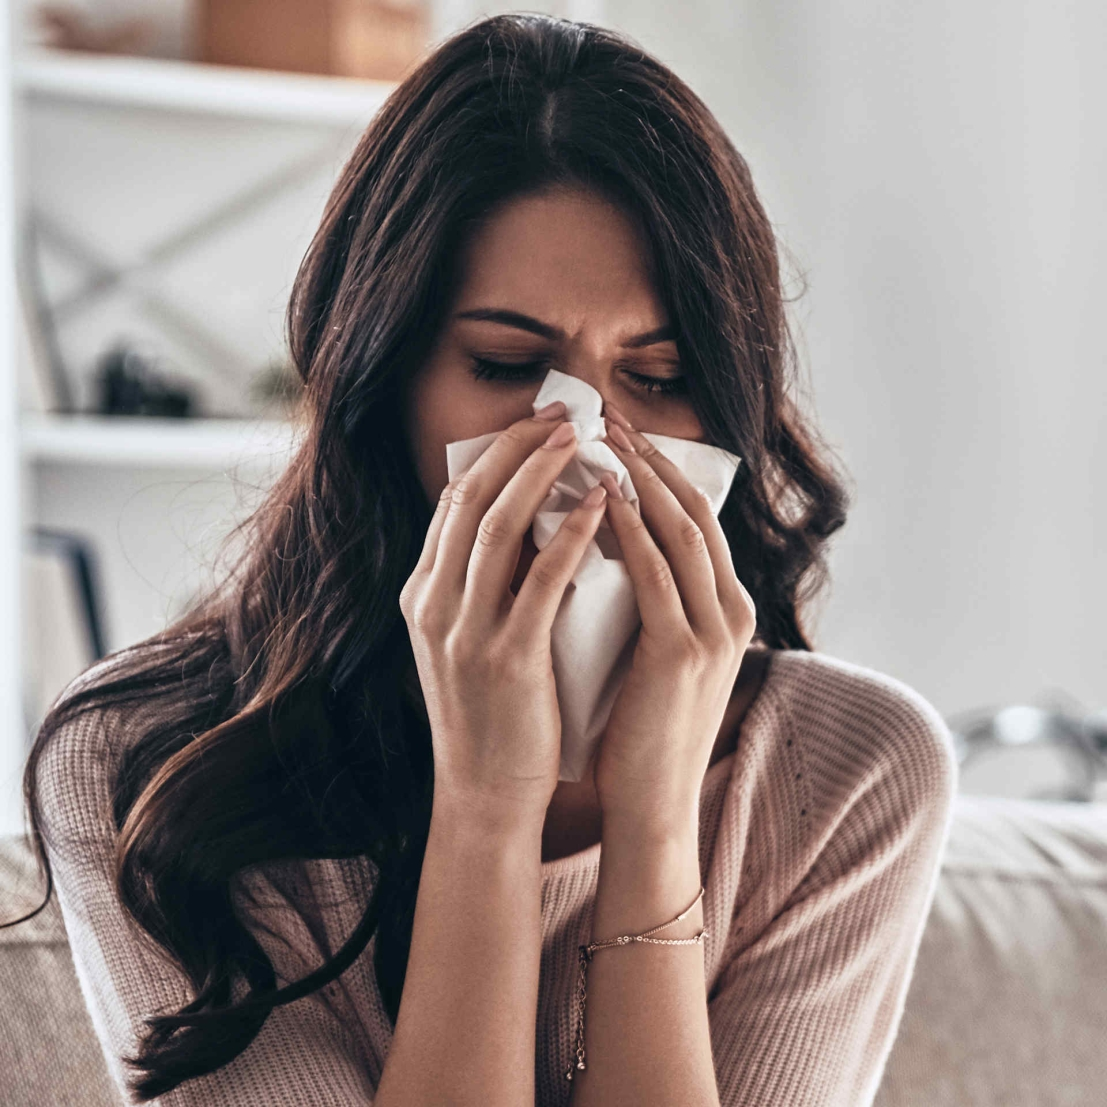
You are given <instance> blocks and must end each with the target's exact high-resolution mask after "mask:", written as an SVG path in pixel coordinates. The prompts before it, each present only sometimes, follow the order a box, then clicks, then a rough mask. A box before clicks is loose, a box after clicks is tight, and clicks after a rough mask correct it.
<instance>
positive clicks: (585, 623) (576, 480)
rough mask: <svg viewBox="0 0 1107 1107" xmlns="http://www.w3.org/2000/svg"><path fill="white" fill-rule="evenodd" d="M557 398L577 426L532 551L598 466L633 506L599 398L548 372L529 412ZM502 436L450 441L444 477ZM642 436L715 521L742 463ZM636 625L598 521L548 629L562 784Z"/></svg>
mask: <svg viewBox="0 0 1107 1107" xmlns="http://www.w3.org/2000/svg"><path fill="white" fill-rule="evenodd" d="M555 400H564V402H565V406H566V409H567V410H566V418H567V419H568V420H569V421H570V422H571V423H572V424H573V426H574V427H575V428H576V433H577V449H576V453H575V455H574V456H573V457H572V458H571V459H570V460H569V462H568V464H567V465H566V466H565V468H564V469H563V470H562V471H561V474H560V476H559V477H558V478H557V480H556V481H554V484H553V487H552V488H551V489H550V491H549V493H548V495H547V496H546V499H545V500H544V501H543V502H542V505H541V506H540V507H539V509H538V512H537V514H536V515H535V517H534V522H533V526H532V533H533V535H534V544H535V546H536V547H537V548H538V549H539V550H542V549H544V548H545V546H546V544H547V543H548V542H549V541H550V539H551V538H552V537H553V536H554V534H555V532H556V531H557V529H558V527H559V526H560V525H561V521H562V520H563V519H564V518H565V516H566V515H568V514H569V512H570V511H572V510H573V508H574V507H575V506H576V505H577V503H578V502H579V501H580V500H581V499H583V498H584V496H586V495H587V494H588V492H589V491H590V490H591V489H592V488H594V487H595V486H596V485H597V484H599V482H600V474H601V473H602V472H603V471H604V469H608V470H610V471H611V472H612V473H614V474H615V476H616V479H617V480H618V483H619V487H620V488H621V489H622V492H623V495H624V496H626V498H627V500H629V501H630V502H631V503H632V504H634V505H635V507H637V506H638V493H637V492H636V491H635V490H634V485H633V484H632V482H631V479H630V473H629V472H628V471H627V469H626V466H625V465H623V463H622V462H621V461H620V460H619V458H618V457H617V455H616V454H615V453H614V452H613V451H612V450H611V449H610V447H608V446H607V444H606V443H605V442H603V437H604V435H605V434H606V433H607V430H606V428H605V426H604V421H603V418H602V416H601V411H602V409H603V397H602V396H601V395H600V393H599V392H598V391H597V390H596V389H595V388H593V387H592V386H591V385H590V384H588V383H586V382H585V381H582V380H581V379H580V378H579V377H574V376H571V375H570V374H568V373H562V372H560V371H558V370H557V369H551V370H550V371H549V372H548V373H547V375H546V378H545V380H544V381H543V382H542V387H541V388H540V389H539V391H538V395H537V396H536V397H535V399H534V410H535V411H538V410H539V409H540V408H543V407H545V406H546V405H547V404H551V403H553V402H554V401H555ZM499 433H500V432H499V431H493V432H492V433H490V434H482V435H479V436H478V437H476V438H467V439H464V440H463V441H460V442H450V443H448V444H447V446H446V467H447V471H448V473H449V479H450V480H456V479H457V478H458V477H460V476H461V475H462V474H463V473H464V472H466V470H468V469H469V467H470V466H471V465H472V464H473V463H474V462H475V461H476V460H477V458H478V457H480V455H481V454H482V453H484V451H485V450H486V449H487V448H488V447H489V446H490V445H492V443H493V442H494V441H495V440H496V438H497V436H498V435H499ZM644 436H645V438H647V439H648V440H649V441H650V442H652V443H653V445H654V446H656V447H657V448H658V449H659V450H660V451H661V452H662V453H663V454H664V455H665V456H666V457H667V458H668V459H669V460H670V461H672V462H673V464H675V465H676V466H677V468H678V469H680V471H681V472H682V473H683V474H684V475H685V477H687V478H688V480H689V481H690V482H691V483H692V484H693V485H695V486H696V487H697V488H699V489H701V490H702V491H703V492H705V493H706V494H707V497H708V499H709V500H710V502H711V510H712V512H713V514H715V515H718V514H719V511H720V510H721V509H722V506H723V504H724V503H725V502H726V498H727V494H728V492H729V491H730V486H731V483H732V482H733V480H734V474H735V473H736V472H737V470H738V465H739V463H740V461H741V458H738V457H736V456H735V455H734V454H732V453H728V452H727V451H726V450H724V449H722V448H721V447H719V446H709V445H707V444H705V443H703V442H693V441H691V440H689V439H686V438H673V437H670V436H669V435H666V434H653V433H650V432H645V435H644ZM641 625H642V620H641V617H640V615H639V612H638V604H637V601H636V599H635V593H634V584H633V582H632V581H631V578H630V574H629V573H628V572H627V568H626V565H625V564H624V562H623V560H622V557H621V551H620V549H619V544H618V542H617V541H616V539H615V535H614V532H613V531H612V530H611V528H610V526H609V525H608V523H607V519H606V517H605V518H604V519H602V520H601V521H600V525H599V529H598V530H597V531H596V534H595V536H594V538H593V539H592V540H591V541H590V542H589V544H588V548H587V549H586V550H585V551H584V554H583V556H582V557H581V559H580V562H579V563H578V565H577V569H576V572H575V573H574V574H573V578H572V581H571V582H570V583H569V585H568V586H567V587H566V589H565V594H564V596H563V597H562V600H561V603H560V605H559V607H558V609H557V614H556V616H555V617H554V621H553V627H552V631H551V643H550V645H551V654H552V659H553V671H554V680H555V682H556V684H557V701H558V706H559V708H560V711H561V767H560V773H559V776H558V779H559V780H567V781H577V780H581V779H583V777H584V774H585V772H586V770H588V768H589V765H590V763H591V760H592V757H593V755H594V754H595V752H596V749H597V747H598V745H599V741H600V738H601V737H602V735H603V730H604V727H605V726H606V725H607V720H608V717H609V716H610V714H611V708H612V706H613V705H614V703H615V696H616V694H617V693H618V691H619V687H620V686H621V685H622V683H623V680H624V679H625V677H626V675H627V672H628V671H629V669H630V664H631V660H632V658H633V655H634V647H635V645H636V643H637V641H638V631H639V629H640V628H641Z"/></svg>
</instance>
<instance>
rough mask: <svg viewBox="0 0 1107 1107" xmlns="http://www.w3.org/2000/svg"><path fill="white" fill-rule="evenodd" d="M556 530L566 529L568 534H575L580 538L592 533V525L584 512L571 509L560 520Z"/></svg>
mask: <svg viewBox="0 0 1107 1107" xmlns="http://www.w3.org/2000/svg"><path fill="white" fill-rule="evenodd" d="M558 530H559V531H562V530H563V531H567V532H568V533H569V534H575V535H576V536H577V537H578V538H582V537H584V536H585V535H590V534H591V533H592V526H591V524H590V522H589V520H588V517H587V516H586V515H585V514H584V512H581V511H572V512H570V513H569V514H568V515H566V516H565V518H564V519H563V520H562V521H561V526H560V527H558Z"/></svg>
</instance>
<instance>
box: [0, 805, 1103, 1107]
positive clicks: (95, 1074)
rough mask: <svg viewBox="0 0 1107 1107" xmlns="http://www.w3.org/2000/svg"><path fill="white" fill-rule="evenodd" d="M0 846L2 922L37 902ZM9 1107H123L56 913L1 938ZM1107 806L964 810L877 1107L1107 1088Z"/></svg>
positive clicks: (1047, 1100) (24, 866) (53, 907)
mask: <svg viewBox="0 0 1107 1107" xmlns="http://www.w3.org/2000/svg"><path fill="white" fill-rule="evenodd" d="M41 886H42V885H41V881H40V880H39V879H38V877H37V875H36V873H35V871H34V866H33V862H32V861H31V858H30V855H29V851H28V850H27V847H26V844H25V843H24V842H23V840H21V839H3V838H0V904H2V905H3V910H4V915H5V916H8V913H9V910H11V909H13V908H14V910H16V911H17V912H18V911H20V910H25V909H28V908H30V907H33V906H34V905H35V904H37V903H38V902H39V898H40V889H41ZM0 996H3V1003H2V1004H0V1072H2V1073H3V1074H4V1077H3V1080H4V1084H3V1093H4V1095H3V1103H4V1105H5V1107H42V1105H45V1104H50V1105H51V1107H53V1105H58V1107H67V1105H70V1104H72V1105H73V1107H101V1105H103V1107H108V1105H112V1107H115V1105H117V1104H118V1099H117V1098H116V1096H115V1093H114V1091H113V1089H112V1086H111V1084H110V1082H109V1080H108V1077H107V1070H106V1067H105V1064H104V1060H103V1056H102V1055H101V1053H100V1047H99V1043H98V1042H97V1040H96V1037H95V1034H94V1032H93V1029H92V1024H91V1021H90V1020H89V1017H88V1015H87V1013H86V1011H85V1007H84V1003H83V1000H82V998H81V993H80V990H79V986H78V984H77V979H76V975H75V973H74V971H73V964H72V961H71V959H70V957H69V950H68V946H67V945H66V939H65V929H64V926H63V923H62V920H61V916H60V914H59V912H58V909H57V902H56V900H51V902H50V905H49V907H48V908H47V909H46V910H45V911H43V912H42V913H41V914H40V915H38V916H36V917H35V918H34V919H32V920H31V921H29V922H27V923H24V924H22V925H21V926H17V927H13V928H11V929H8V930H0ZM1104 1026H1107V805H1092V804H1065V803H1043V802H1040V801H1033V800H1000V799H993V798H985V797H972V796H958V797H957V800H956V802H955V805H954V814H953V821H952V824H951V828H950V836H949V842H948V846H947V850H946V856H945V861H944V863H943V866H942V872H941V876H940V879H939V881H938V886H937V889H936V892H935V897H934V904H933V907H932V909H931V913H930V917H929V918H928V920H927V924H926V928H925V930H924V933H923V940H922V946H921V947H920V950H919V957H918V961H917V963H916V967H915V974H914V976H913V978H912V981H911V986H910V989H909V991H908V995H907V1000H906V1009H905V1011H904V1015H903V1021H902V1023H901V1025H900V1030H899V1034H898V1036H897V1038H896V1041H895V1043H894V1045H893V1047H892V1051H891V1055H890V1056H889V1059H888V1065H887V1068H886V1069H885V1073H884V1080H883V1082H882V1084H881V1087H880V1090H879V1092H878V1093H877V1098H876V1105H877V1107H1000V1105H1002V1107H1012V1105H1016V1104H1018V1105H1021V1104H1034V1105H1035V1107H1062V1105H1064V1107H1070V1105H1071V1107H1075V1105H1077V1104H1080V1105H1083V1104H1087V1103H1090V1102H1094V1101H1095V1100H1094V1098H1093V1090H1094V1089H1096V1088H1100V1089H1102V1088H1104V1087H1107V1050H1105V1049H1104V1048H1103V1044H1102V1027H1104Z"/></svg>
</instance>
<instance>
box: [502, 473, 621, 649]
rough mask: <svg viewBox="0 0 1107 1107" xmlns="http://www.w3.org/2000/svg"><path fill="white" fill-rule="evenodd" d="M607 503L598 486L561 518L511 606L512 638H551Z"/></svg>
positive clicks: (509, 628) (509, 624)
mask: <svg viewBox="0 0 1107 1107" xmlns="http://www.w3.org/2000/svg"><path fill="white" fill-rule="evenodd" d="M606 500H607V495H606V491H605V489H604V488H603V486H602V485H596V487H595V488H593V489H592V491H591V492H589V494H588V495H587V496H585V497H584V499H583V500H581V502H580V503H579V504H578V505H577V506H576V507H575V508H573V510H572V511H570V512H569V514H568V515H566V516H565V518H564V519H562V521H561V526H559V527H558V528H557V531H556V533H555V534H554V536H553V538H551V539H550V540H549V542H547V543H546V546H545V547H544V548H543V549H542V550H540V551H539V552H538V554H537V556H536V557H535V559H534V561H532V562H531V565H530V568H529V569H528V570H527V575H526V576H525V577H524V578H523V583H522V584H521V585H520V586H519V594H518V595H517V596H516V597H515V602H514V604H513V605H512V608H511V614H510V616H509V617H508V630H507V634H508V635H509V636H511V635H515V636H517V637H518V639H519V640H520V641H526V640H533V638H534V635H535V634H537V635H539V636H541V637H542V638H544V639H545V638H548V637H549V635H550V633H551V631H552V629H553V621H554V616H556V615H557V609H558V607H559V606H560V605H561V598H562V596H563V595H564V594H565V589H566V588H567V587H568V585H569V581H571V580H572V579H573V574H574V573H575V572H576V571H577V566H578V565H579V564H580V559H581V557H583V556H584V551H585V550H586V549H587V548H588V543H589V542H591V541H592V539H593V537H594V536H595V534H596V528H597V527H598V526H599V525H600V520H601V519H602V518H603V509H604V503H605V502H606Z"/></svg>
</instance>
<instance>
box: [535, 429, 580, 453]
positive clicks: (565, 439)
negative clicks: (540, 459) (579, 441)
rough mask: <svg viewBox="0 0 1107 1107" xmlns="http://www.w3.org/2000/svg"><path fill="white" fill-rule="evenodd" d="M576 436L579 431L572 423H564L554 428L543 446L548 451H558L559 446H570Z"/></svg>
mask: <svg viewBox="0 0 1107 1107" xmlns="http://www.w3.org/2000/svg"><path fill="white" fill-rule="evenodd" d="M576 436H577V430H576V427H574V426H573V424H572V423H562V424H560V426H556V427H554V429H553V432H552V433H551V434H550V437H549V438H547V439H546V441H545V442H543V443H542V445H543V447H544V448H545V449H547V450H556V449H557V448H558V447H559V446H568V445H569V443H570V442H572V441H573V439H574V438H576Z"/></svg>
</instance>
